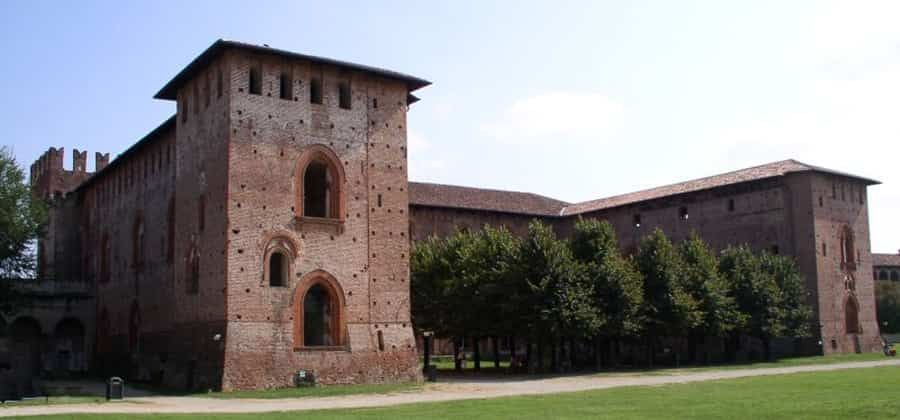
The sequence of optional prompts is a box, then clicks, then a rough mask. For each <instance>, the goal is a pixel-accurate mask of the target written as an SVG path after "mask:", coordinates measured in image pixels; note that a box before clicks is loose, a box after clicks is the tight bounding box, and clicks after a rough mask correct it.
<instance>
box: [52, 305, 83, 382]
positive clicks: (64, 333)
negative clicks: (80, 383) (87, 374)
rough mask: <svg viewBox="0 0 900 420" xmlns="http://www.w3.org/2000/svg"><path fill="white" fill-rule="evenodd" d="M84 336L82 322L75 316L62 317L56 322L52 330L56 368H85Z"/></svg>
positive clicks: (71, 369) (70, 369)
mask: <svg viewBox="0 0 900 420" xmlns="http://www.w3.org/2000/svg"><path fill="white" fill-rule="evenodd" d="M84 336H85V328H84V324H83V323H82V322H81V320H79V319H77V318H73V317H67V318H63V319H62V320H60V321H59V322H58V323H57V324H56V328H54V330H53V342H54V352H55V354H54V357H55V360H54V367H55V368H56V370H58V371H82V370H85V357H84Z"/></svg>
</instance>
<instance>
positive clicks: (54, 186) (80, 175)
mask: <svg viewBox="0 0 900 420" xmlns="http://www.w3.org/2000/svg"><path fill="white" fill-rule="evenodd" d="M65 154H66V149H65V148H64V147H60V148H58V149H57V148H55V147H51V148H49V149H47V151H46V152H44V153H43V154H42V155H41V156H40V157H39V158H38V159H37V160H35V161H34V163H32V164H31V175H30V181H31V189H32V191H34V192H36V193H37V194H38V195H39V196H41V197H44V198H51V197H56V196H63V195H65V194H66V193H68V192H69V191H72V190H74V189H75V188H77V187H78V185H79V184H81V183H82V182H84V181H85V180H87V179H88V178H89V177H90V175H92V174H93V173H94V172H88V170H87V151H86V150H85V151H81V150H78V149H73V150H72V169H71V170H67V169H65V168H64V167H63V159H65ZM108 164H109V153H99V152H98V153H95V154H94V168H95V171H99V170H101V169H103V168H105V167H106V165H108Z"/></svg>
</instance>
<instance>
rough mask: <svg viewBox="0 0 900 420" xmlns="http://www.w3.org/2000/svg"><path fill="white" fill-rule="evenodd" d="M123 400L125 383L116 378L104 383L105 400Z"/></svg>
mask: <svg viewBox="0 0 900 420" xmlns="http://www.w3.org/2000/svg"><path fill="white" fill-rule="evenodd" d="M124 398H125V381H123V380H122V378H120V377H118V376H113V377H112V378H109V379H108V380H107V381H106V400H107V401H109V400H121V399H124Z"/></svg>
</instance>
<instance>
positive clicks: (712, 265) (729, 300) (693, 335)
mask: <svg viewBox="0 0 900 420" xmlns="http://www.w3.org/2000/svg"><path fill="white" fill-rule="evenodd" d="M679 252H680V255H681V259H682V261H684V286H685V289H686V291H687V292H688V293H689V294H690V295H691V296H692V297H693V298H694V300H695V301H696V302H697V305H698V310H699V311H700V314H701V318H700V322H699V323H698V324H697V325H696V326H695V327H694V328H692V329H691V330H690V331H689V333H688V357H689V359H690V360H691V361H693V360H694V357H695V354H696V346H697V344H698V342H699V341H700V340H704V339H705V338H706V337H722V338H725V337H726V336H727V334H728V333H730V332H731V331H732V330H734V329H735V328H736V327H738V326H740V325H742V324H743V323H744V321H745V317H744V315H743V314H742V313H740V312H739V311H738V308H737V304H736V303H735V301H734V298H733V297H731V296H730V295H729V288H728V283H727V282H726V281H725V278H724V277H723V276H722V275H721V274H720V273H719V262H718V260H717V259H716V256H715V254H713V252H712V250H710V248H709V246H708V245H707V244H706V242H704V241H703V240H702V239H701V238H700V236H698V235H697V234H696V233H692V234H691V236H690V237H689V238H688V239H687V240H685V241H684V242H682V243H681V245H680V246H679Z"/></svg>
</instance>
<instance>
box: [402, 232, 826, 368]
mask: <svg viewBox="0 0 900 420" xmlns="http://www.w3.org/2000/svg"><path fill="white" fill-rule="evenodd" d="M411 269H412V284H411V288H412V312H413V320H414V323H415V325H416V328H417V329H418V330H419V331H433V332H434V333H435V336H437V337H442V338H449V339H454V340H455V341H456V342H458V340H459V339H460V338H462V337H470V338H472V339H474V341H475V346H474V350H475V351H476V352H477V351H478V345H477V343H478V340H480V339H484V338H491V339H492V341H493V343H494V349H495V351H494V354H495V358H496V354H497V351H496V349H497V339H498V337H506V338H512V340H511V341H512V342H513V343H515V342H517V341H518V342H522V341H523V340H524V342H525V343H526V346H525V349H526V352H527V355H526V360H528V361H529V362H531V361H534V362H535V363H537V364H538V365H539V366H540V367H543V360H544V355H543V351H544V349H545V348H546V347H547V346H548V345H549V348H550V350H551V358H550V360H551V366H552V367H554V368H555V367H557V366H559V363H560V356H561V353H562V351H563V349H565V348H568V349H569V355H570V356H571V357H572V360H573V361H574V360H575V357H576V356H578V355H577V354H576V352H578V350H577V349H582V350H583V349H589V350H592V351H589V353H592V354H593V355H594V357H595V358H596V359H595V363H596V364H597V365H598V366H599V365H601V364H604V363H605V364H613V365H614V364H616V363H617V357H618V355H616V354H615V349H616V348H619V346H618V345H617V344H618V343H620V342H627V343H632V344H639V345H641V346H642V347H643V348H645V349H647V359H646V360H647V362H648V363H651V364H652V363H653V355H654V354H655V352H656V350H658V349H656V348H655V346H657V343H658V340H659V339H660V338H663V337H665V338H669V339H677V340H686V341H687V347H688V348H689V349H690V351H689V352H688V357H689V358H692V357H693V355H694V354H695V352H694V351H693V349H695V346H696V345H697V344H698V343H699V342H701V341H702V340H704V339H705V338H706V337H721V338H725V339H727V340H728V341H727V342H728V343H731V345H730V346H729V349H730V351H729V353H730V354H732V355H733V354H734V351H735V350H736V348H735V346H736V343H737V341H736V340H737V339H738V338H739V337H740V335H742V334H743V335H750V336H754V337H758V338H759V339H760V340H761V341H762V343H763V346H764V349H765V353H766V357H767V358H769V357H770V352H769V343H770V340H771V339H772V338H774V337H779V336H805V335H808V333H809V330H808V328H809V318H810V314H811V311H810V309H809V308H808V307H807V305H806V304H805V299H804V296H805V292H804V290H803V284H802V279H801V277H800V275H799V273H798V271H797V268H796V266H795V264H794V262H793V261H792V260H791V259H789V258H786V257H783V256H777V255H771V254H768V253H762V254H758V255H757V254H754V253H753V252H751V251H750V249H749V248H747V247H746V246H737V247H731V248H728V249H726V250H724V251H723V252H722V253H721V254H720V255H718V256H717V255H716V254H715V253H713V252H712V250H711V249H710V248H709V246H708V245H707V244H706V243H704V242H703V241H702V240H701V239H700V238H699V237H698V236H697V235H692V236H691V237H690V238H689V239H687V240H686V241H684V242H682V243H680V244H673V243H672V242H671V241H670V240H669V239H668V238H667V237H666V236H665V234H664V233H663V232H662V231H660V230H658V229H657V230H655V231H653V232H652V233H651V234H649V235H648V236H646V237H645V238H644V239H643V240H642V242H641V243H640V246H639V248H638V250H637V252H636V254H635V255H633V256H627V257H626V256H623V255H622V254H621V253H620V251H619V245H618V241H617V239H616V236H615V233H614V230H613V228H612V226H611V225H610V224H609V223H608V222H605V221H598V220H594V219H589V220H579V221H578V222H577V223H576V225H575V230H574V234H573V235H572V237H571V238H570V239H568V240H562V239H558V238H557V237H556V236H555V234H554V232H553V230H552V229H551V228H550V227H549V226H548V225H546V224H543V223H541V222H539V221H533V222H532V223H531V224H530V225H529V229H528V234H527V235H526V236H525V237H524V238H519V237H517V236H515V235H513V234H511V233H510V232H509V231H508V230H506V229H503V228H499V229H498V228H493V227H491V226H485V227H484V228H483V229H481V230H477V231H459V232H456V233H455V234H454V235H452V236H449V237H446V238H434V237H433V238H430V239H429V240H426V241H423V242H419V243H417V244H416V245H415V248H414V251H413V253H412V258H411ZM566 344H568V345H566ZM515 348H516V346H515V345H513V346H511V351H512V352H515ZM533 350H535V351H537V353H538V354H537V357H534V356H533V355H532V351H533ZM513 356H515V353H513ZM477 358H478V355H477V354H476V359H477ZM477 363H478V361H477V360H476V366H478V365H477ZM495 363H496V361H495Z"/></svg>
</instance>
